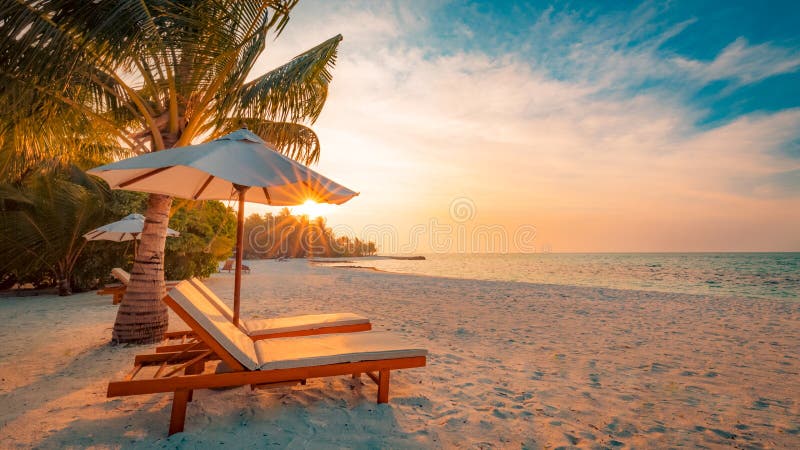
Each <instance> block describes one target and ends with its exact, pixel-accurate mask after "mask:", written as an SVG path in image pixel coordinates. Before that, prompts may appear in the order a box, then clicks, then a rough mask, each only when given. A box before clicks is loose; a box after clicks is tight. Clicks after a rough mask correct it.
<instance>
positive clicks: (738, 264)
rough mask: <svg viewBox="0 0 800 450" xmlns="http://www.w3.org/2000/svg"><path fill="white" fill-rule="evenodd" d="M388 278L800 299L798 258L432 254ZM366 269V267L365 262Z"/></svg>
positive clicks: (387, 266)
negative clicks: (414, 276)
mask: <svg viewBox="0 0 800 450" xmlns="http://www.w3.org/2000/svg"><path fill="white" fill-rule="evenodd" d="M425 257H426V258H427V259H426V260H425V261H403V260H392V259H375V260H371V261H369V264H368V265H370V266H374V267H375V268H377V269H380V270H384V271H388V272H400V273H413V274H420V275H432V276H444V277H455V278H470V279H479V280H500V281H523V282H532V283H548V284H567V285H579V286H598V287H608V288H617V289H640V290H653V291H664V292H682V293H690V294H704V295H705V294H716V295H724V296H746V297H759V298H793V299H800V253H603V254H600V253H592V254H558V253H534V254H502V255H501V254H431V255H425ZM364 263H365V264H366V261H365V262H364Z"/></svg>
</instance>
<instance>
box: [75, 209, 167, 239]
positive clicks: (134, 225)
mask: <svg viewBox="0 0 800 450" xmlns="http://www.w3.org/2000/svg"><path fill="white" fill-rule="evenodd" d="M142 228H144V216H143V215H141V214H128V215H127V216H125V217H123V218H122V219H120V220H118V221H116V222H112V223H109V224H107V225H103V226H102V227H99V228H95V229H94V230H92V231H90V232H88V233H86V234H84V235H83V237H84V238H85V239H86V240H87V241H114V242H124V241H131V240H133V239H139V238H140V236H139V235H140V234H142ZM180 235H181V234H180V233H178V232H177V231H175V230H173V229H172V228H167V237H178V236H180Z"/></svg>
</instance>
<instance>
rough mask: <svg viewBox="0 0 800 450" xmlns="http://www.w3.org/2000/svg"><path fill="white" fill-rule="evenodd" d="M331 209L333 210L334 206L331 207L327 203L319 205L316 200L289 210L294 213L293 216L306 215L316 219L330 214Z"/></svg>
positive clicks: (307, 201)
mask: <svg viewBox="0 0 800 450" xmlns="http://www.w3.org/2000/svg"><path fill="white" fill-rule="evenodd" d="M331 208H333V205H329V204H327V203H317V202H315V201H314V200H310V199H309V200H306V202H305V203H303V204H302V205H299V206H294V207H291V208H289V209H290V210H291V211H292V214H296V215H305V216H308V217H310V218H312V219H315V218H317V217H320V216H324V215H326V214H328V213H330V212H331Z"/></svg>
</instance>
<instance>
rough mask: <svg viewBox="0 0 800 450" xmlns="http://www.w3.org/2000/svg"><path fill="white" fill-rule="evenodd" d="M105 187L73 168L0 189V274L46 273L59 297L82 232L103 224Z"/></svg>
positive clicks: (66, 291) (67, 289)
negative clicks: (8, 271) (54, 285)
mask: <svg viewBox="0 0 800 450" xmlns="http://www.w3.org/2000/svg"><path fill="white" fill-rule="evenodd" d="M108 194H109V192H108V188H107V187H105V186H104V185H101V184H100V183H98V182H97V181H96V180H93V179H90V178H88V177H87V176H86V175H85V174H84V173H83V172H82V171H80V170H78V169H77V168H75V167H69V166H67V167H59V168H49V167H48V168H43V169H40V170H36V171H33V172H31V173H29V174H28V176H26V177H24V178H23V179H22V180H20V181H18V182H15V183H3V184H0V271H2V272H3V273H5V272H6V271H7V270H9V269H10V270H13V271H15V272H17V273H18V274H19V275H23V276H24V275H26V274H31V273H37V272H45V273H47V277H48V278H50V277H52V281H54V282H55V284H57V285H58V293H59V295H70V294H71V293H72V286H71V285H70V279H71V278H72V274H73V270H74V269H75V267H76V264H78V262H79V260H80V257H81V254H82V253H83V251H84V249H85V248H86V245H87V243H88V242H89V241H87V240H85V239H84V238H83V233H85V232H86V231H88V230H90V229H92V228H93V227H96V226H98V225H101V224H102V223H103V221H104V220H105V219H107V212H108V210H107V209H106V203H107V200H108V196H109V195H108Z"/></svg>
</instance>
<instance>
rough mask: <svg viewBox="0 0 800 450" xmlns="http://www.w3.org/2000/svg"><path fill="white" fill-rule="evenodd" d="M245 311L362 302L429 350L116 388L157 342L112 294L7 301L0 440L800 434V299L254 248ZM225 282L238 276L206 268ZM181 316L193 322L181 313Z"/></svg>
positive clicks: (130, 444)
mask: <svg viewBox="0 0 800 450" xmlns="http://www.w3.org/2000/svg"><path fill="white" fill-rule="evenodd" d="M248 265H250V267H251V268H252V269H253V270H252V272H251V273H250V274H249V275H245V276H244V280H243V315H245V316H250V317H269V316H281V315H294V314H305V313H315V312H334V311H351V312H355V313H359V314H363V315H366V316H368V317H369V318H370V319H371V320H372V323H373V327H374V329H376V330H390V331H393V332H395V333H399V334H401V335H403V336H405V338H406V339H408V340H409V341H410V342H414V343H419V344H423V345H424V346H426V347H427V348H428V350H429V352H430V354H429V357H428V366H427V367H425V368H419V369H411V370H402V371H398V372H396V373H395V374H393V378H392V391H391V398H390V403H389V404H388V405H376V404H375V403H374V394H375V390H376V388H375V386H374V384H372V383H368V382H366V381H363V380H362V381H356V380H351V379H350V378H347V377H340V378H328V379H323V380H319V379H317V380H310V381H309V383H308V385H306V386H295V387H283V388H277V389H272V390H259V391H250V389H249V388H248V389H246V388H238V389H232V390H227V391H198V392H196V393H195V400H194V402H192V403H191V404H190V405H189V409H188V417H187V420H186V431H185V432H184V433H179V434H176V435H174V436H172V437H169V438H167V423H168V420H169V405H170V395H166V394H160V395H142V396H136V397H123V398H115V399H107V398H106V397H105V391H106V386H107V383H108V381H109V380H111V379H115V378H120V377H121V376H123V374H124V373H126V372H127V371H128V370H129V369H130V367H131V365H132V361H133V356H134V355H135V354H136V353H143V352H147V351H149V350H150V348H149V347H125V346H119V347H111V346H110V345H109V344H108V341H109V336H110V329H111V327H112V324H113V321H114V317H115V312H116V307H115V306H112V305H111V299H110V297H107V296H98V295H96V294H95V292H88V293H83V294H79V295H74V296H71V297H56V296H39V297H25V298H4V299H2V300H0V321H2V323H3V327H2V329H0V341H1V342H2V346H0V448H29V447H37V448H84V447H90V448H108V447H111V448H119V447H124V448H152V447H156V446H158V447H165V448H201V447H212V446H218V445H221V444H226V445H228V446H231V447H245V448H255V447H257V448H261V447H268V446H279V447H287V448H327V447H340V448H343V447H356V448H449V447H453V446H459V447H467V448H555V447H577V448H665V447H680V446H684V447H707V448H718V447H733V448H798V447H800V402H798V393H800V376H799V372H800V303H798V302H797V301H796V300H774V301H766V300H748V299H741V298H721V297H699V296H691V295H686V294H668V293H659V292H643V291H626V290H612V289H599V288H587V287H569V286H556V285H535V284H525V283H512V282H489V281H475V280H458V279H447V278H433V277H424V276H412V275H398V274H389V273H381V272H375V271H369V270H359V269H346V268H334V267H325V266H312V265H310V264H309V263H308V262H306V261H304V260H293V261H290V262H284V263H278V262H273V261H251V262H248ZM208 284H209V286H211V287H212V289H214V290H215V291H216V292H217V293H218V294H219V295H220V296H221V297H223V298H225V299H226V300H230V298H231V296H232V290H233V275H227V274H218V275H214V276H213V277H212V278H211V279H210V280H208ZM171 328H174V329H180V328H182V326H181V323H180V322H179V321H177V320H173V321H172V325H171Z"/></svg>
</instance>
